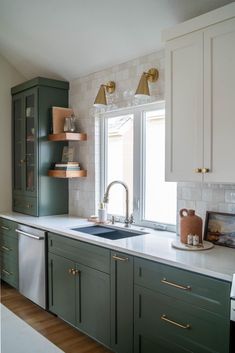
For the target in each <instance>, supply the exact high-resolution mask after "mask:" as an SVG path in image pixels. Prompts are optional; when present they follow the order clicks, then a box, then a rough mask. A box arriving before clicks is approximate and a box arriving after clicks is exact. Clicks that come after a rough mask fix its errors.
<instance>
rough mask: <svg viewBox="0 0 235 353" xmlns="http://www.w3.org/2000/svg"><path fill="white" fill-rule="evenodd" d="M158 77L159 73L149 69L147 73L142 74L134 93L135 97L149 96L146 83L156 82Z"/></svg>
mask: <svg viewBox="0 0 235 353" xmlns="http://www.w3.org/2000/svg"><path fill="white" fill-rule="evenodd" d="M158 77H159V72H158V70H157V69H155V68H152V69H150V70H149V71H148V72H143V74H142V76H141V78H140V82H139V85H138V87H137V90H136V92H135V97H142V96H150V93H149V85H148V81H149V82H156V81H157V79H158Z"/></svg>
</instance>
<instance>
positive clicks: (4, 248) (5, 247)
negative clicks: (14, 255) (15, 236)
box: [1, 245, 12, 251]
mask: <svg viewBox="0 0 235 353" xmlns="http://www.w3.org/2000/svg"><path fill="white" fill-rule="evenodd" d="M1 248H2V249H3V250H6V251H11V250H12V249H10V248H8V247H7V246H4V245H2V246H1Z"/></svg>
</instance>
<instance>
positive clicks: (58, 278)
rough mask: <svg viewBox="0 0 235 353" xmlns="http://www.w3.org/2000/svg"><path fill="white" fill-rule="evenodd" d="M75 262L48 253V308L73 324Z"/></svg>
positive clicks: (74, 318) (74, 319) (74, 320)
mask: <svg viewBox="0 0 235 353" xmlns="http://www.w3.org/2000/svg"><path fill="white" fill-rule="evenodd" d="M72 269H75V263H74V262H73V261H70V260H68V259H65V258H63V257H61V256H57V255H55V254H49V258H48V279H49V286H48V289H49V310H50V311H51V312H53V313H55V314H57V315H58V316H59V317H61V318H62V319H64V320H65V321H67V322H69V323H71V324H72V325H75V323H76V317H75V314H76V310H75V289H76V286H75V276H74V275H73V274H72V273H71V270H72Z"/></svg>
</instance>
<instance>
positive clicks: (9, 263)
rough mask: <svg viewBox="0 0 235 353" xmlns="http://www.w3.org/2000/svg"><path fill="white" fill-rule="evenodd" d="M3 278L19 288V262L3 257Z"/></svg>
mask: <svg viewBox="0 0 235 353" xmlns="http://www.w3.org/2000/svg"><path fill="white" fill-rule="evenodd" d="M1 278H2V279H3V280H4V281H5V282H7V283H9V284H10V285H11V286H13V287H15V288H17V289H18V263H17V261H13V260H12V259H9V258H8V257H6V256H2V258H1Z"/></svg>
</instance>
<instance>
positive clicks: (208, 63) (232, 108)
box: [166, 13, 235, 183]
mask: <svg viewBox="0 0 235 353" xmlns="http://www.w3.org/2000/svg"><path fill="white" fill-rule="evenodd" d="M228 17H230V18H229V19H227V20H224V21H221V22H219V23H216V24H214V25H212V24H211V25H210V26H208V27H206V28H200V26H199V25H198V30H195V31H194V32H192V31H191V32H190V31H189V32H190V33H188V34H184V35H182V36H179V35H178V36H177V35H176V34H175V35H172V38H168V40H167V42H166V180H167V181H193V182H195V181H204V182H220V183H224V182H234V179H235V169H234V167H233V164H232V163H231V161H230V159H229V158H227V157H228V156H229V155H230V154H231V151H233V150H234V149H235V140H234V136H233V131H234V129H235V120H234V118H233V117H234V115H235V105H234V101H235V90H234V80H235V70H234V65H233V63H234V61H235V46H234V42H235V13H234V18H231V17H232V16H231V13H230V14H229V16H228ZM199 19H200V18H198V23H200V22H199ZM179 26H180V25H179ZM176 32H177V30H176ZM225 53H226V55H225Z"/></svg>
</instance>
